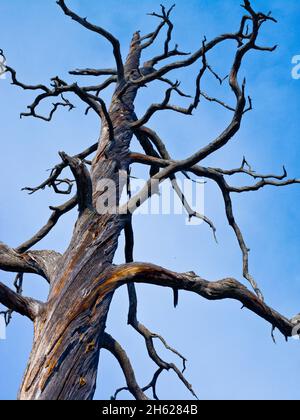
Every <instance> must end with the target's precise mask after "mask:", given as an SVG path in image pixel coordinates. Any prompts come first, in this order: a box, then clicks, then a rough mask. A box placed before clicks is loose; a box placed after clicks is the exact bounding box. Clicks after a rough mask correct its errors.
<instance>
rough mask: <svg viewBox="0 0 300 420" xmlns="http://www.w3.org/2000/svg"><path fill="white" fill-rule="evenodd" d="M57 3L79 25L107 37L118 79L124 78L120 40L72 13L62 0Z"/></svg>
mask: <svg viewBox="0 0 300 420" xmlns="http://www.w3.org/2000/svg"><path fill="white" fill-rule="evenodd" d="M57 4H58V5H59V6H60V7H61V8H62V10H63V12H64V13H65V15H67V16H69V17H70V18H71V19H73V20H75V21H76V22H78V23H79V24H80V25H82V26H84V27H85V28H86V29H89V30H90V31H92V32H95V33H97V34H99V35H101V36H103V37H104V38H105V39H107V40H108V41H109V42H110V43H111V45H112V47H113V52H114V57H115V60H116V65H117V73H118V78H119V81H121V80H123V79H124V67H123V60H122V55H121V48H120V42H119V41H118V40H117V39H116V38H115V37H114V36H113V35H112V34H111V33H110V32H108V31H107V30H105V29H103V28H102V27H100V26H96V25H94V24H92V23H90V22H88V20H87V19H86V18H82V17H80V16H78V15H77V14H76V13H74V12H73V11H72V10H70V9H69V8H68V7H67V6H66V4H65V1H64V0H58V1H57Z"/></svg>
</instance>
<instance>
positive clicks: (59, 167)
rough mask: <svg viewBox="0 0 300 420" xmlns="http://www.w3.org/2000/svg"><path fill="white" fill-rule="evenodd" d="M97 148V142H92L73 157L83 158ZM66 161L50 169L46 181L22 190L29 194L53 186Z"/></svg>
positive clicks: (65, 165) (65, 166)
mask: <svg viewBox="0 0 300 420" xmlns="http://www.w3.org/2000/svg"><path fill="white" fill-rule="evenodd" d="M97 148H98V143H95V144H93V145H92V146H90V147H88V148H87V149H86V150H84V151H83V152H81V153H78V154H77V155H75V156H73V159H80V160H85V159H86V158H87V157H88V156H90V155H91V154H92V153H94V152H96V151H97ZM67 166H68V164H67V163H64V162H62V163H60V164H58V165H56V166H55V167H54V168H53V169H52V170H51V175H50V177H49V178H48V179H46V181H44V182H43V183H42V184H40V185H38V186H37V187H34V188H30V187H26V188H23V191H29V194H34V193H35V192H37V191H39V190H44V189H45V188H46V187H54V184H55V182H56V181H57V180H58V177H59V176H60V174H61V173H62V171H63V170H64V169H65V168H67Z"/></svg>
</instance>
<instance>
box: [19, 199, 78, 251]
mask: <svg viewBox="0 0 300 420" xmlns="http://www.w3.org/2000/svg"><path fill="white" fill-rule="evenodd" d="M77 202H78V201H77V196H75V197H73V198H72V199H71V200H69V201H67V202H66V203H64V204H63V205H61V206H59V207H50V210H52V211H53V212H52V214H51V216H50V218H49V220H48V222H47V223H46V224H45V226H43V227H42V228H41V229H40V230H39V231H38V232H37V233H36V234H35V235H34V236H33V237H32V238H31V239H29V240H28V241H26V242H24V243H23V244H22V245H20V246H19V247H18V248H16V251H17V252H19V253H20V254H22V253H24V252H26V251H28V250H29V249H30V248H32V247H33V246H34V245H36V244H37V243H38V242H40V241H41V240H42V239H43V238H45V237H46V236H47V235H48V233H49V232H50V231H51V230H52V229H53V228H54V226H55V225H56V224H57V222H58V220H59V219H60V218H61V216H63V215H64V214H66V213H68V212H69V211H71V210H73V209H74V208H75V207H76V206H77Z"/></svg>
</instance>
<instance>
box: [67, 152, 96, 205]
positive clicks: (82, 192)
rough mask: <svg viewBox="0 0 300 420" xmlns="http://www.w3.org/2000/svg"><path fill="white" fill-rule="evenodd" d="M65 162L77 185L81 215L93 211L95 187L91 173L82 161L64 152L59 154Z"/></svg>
mask: <svg viewBox="0 0 300 420" xmlns="http://www.w3.org/2000/svg"><path fill="white" fill-rule="evenodd" d="M59 155H60V157H61V158H62V160H63V162H64V163H65V164H67V165H69V166H70V169H71V171H72V173H73V175H74V177H75V180H76V184H77V203H78V208H79V213H83V212H84V210H86V209H93V198H92V196H93V186H92V180H91V176H90V173H89V171H88V169H87V167H86V166H85V164H84V163H83V161H82V160H80V159H74V158H72V157H70V156H68V155H67V154H66V153H64V152H60V153H59Z"/></svg>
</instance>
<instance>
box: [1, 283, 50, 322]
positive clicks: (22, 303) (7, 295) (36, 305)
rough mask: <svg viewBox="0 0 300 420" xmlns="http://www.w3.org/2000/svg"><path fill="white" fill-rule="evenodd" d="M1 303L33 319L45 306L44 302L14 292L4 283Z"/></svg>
mask: <svg viewBox="0 0 300 420" xmlns="http://www.w3.org/2000/svg"><path fill="white" fill-rule="evenodd" d="M0 303H1V304H2V305H4V306H6V307H7V308H8V309H9V310H10V311H14V312H18V313H19V314H20V315H23V316H26V317H27V318H29V319H31V320H32V321H34V320H35V318H36V317H37V316H38V315H39V314H40V313H41V312H42V310H43V306H44V304H43V303H42V302H39V301H37V300H35V299H31V298H27V297H24V296H21V295H20V294H18V293H15V292H13V291H12V290H11V289H10V288H9V287H7V286H5V284H3V283H0Z"/></svg>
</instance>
